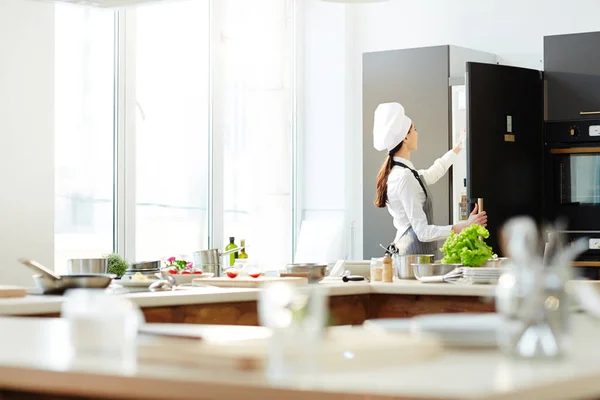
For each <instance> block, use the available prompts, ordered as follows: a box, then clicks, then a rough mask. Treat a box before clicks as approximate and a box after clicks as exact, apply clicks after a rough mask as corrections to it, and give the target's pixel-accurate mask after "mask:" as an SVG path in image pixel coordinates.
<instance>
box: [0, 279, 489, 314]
mask: <svg viewBox="0 0 600 400" xmlns="http://www.w3.org/2000/svg"><path fill="white" fill-rule="evenodd" d="M321 284H322V285H324V286H326V287H327V288H328V289H329V295H330V296H344V295H357V294H369V293H375V294H398V295H439V296H474V297H486V296H493V293H494V290H495V286H494V285H456V284H450V283H426V284H425V283H421V282H419V281H417V280H396V281H394V282H393V283H382V282H373V283H368V282H347V283H344V282H339V281H333V282H332V281H327V282H322V283H321ZM260 290H261V289H241V288H214V287H206V288H201V287H197V288H190V289H186V290H177V291H173V292H139V293H128V294H123V296H126V297H127V298H129V299H131V300H132V301H133V302H134V303H136V304H137V305H139V306H140V307H142V308H146V307H164V306H176V305H188V304H215V303H231V302H243V301H256V300H258V296H259V293H260ZM62 303H63V297H62V296H42V295H29V296H26V297H24V298H10V299H0V315H41V314H52V313H59V312H60V309H61V306H62Z"/></svg>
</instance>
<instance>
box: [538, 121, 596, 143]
mask: <svg viewBox="0 0 600 400" xmlns="http://www.w3.org/2000/svg"><path fill="white" fill-rule="evenodd" d="M544 137H545V142H546V143H550V144H552V143H556V144H558V143H600V120H577V121H548V122H546V123H545V129H544Z"/></svg>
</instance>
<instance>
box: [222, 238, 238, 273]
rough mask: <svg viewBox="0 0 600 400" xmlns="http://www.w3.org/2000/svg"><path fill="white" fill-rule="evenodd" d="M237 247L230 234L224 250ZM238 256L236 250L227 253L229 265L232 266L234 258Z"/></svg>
mask: <svg viewBox="0 0 600 400" xmlns="http://www.w3.org/2000/svg"><path fill="white" fill-rule="evenodd" d="M232 249H237V245H236V244H235V237H233V236H231V237H230V238H229V244H228V245H227V246H226V247H225V251H228V250H232ZM236 258H238V252H237V251H236V252H235V253H231V254H229V266H230V267H232V266H233V264H235V259H236Z"/></svg>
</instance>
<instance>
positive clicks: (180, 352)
mask: <svg viewBox="0 0 600 400" xmlns="http://www.w3.org/2000/svg"><path fill="white" fill-rule="evenodd" d="M203 339H205V340H190V339H181V338H175V337H160V338H156V337H151V338H149V340H146V341H140V342H139V343H138V347H137V356H138V359H139V361H141V362H142V363H144V362H151V363H158V364H161V365H163V364H171V365H173V364H175V365H185V366H187V367H211V368H216V369H218V368H224V369H229V370H246V371H248V370H250V371H252V370H263V369H264V368H265V366H266V364H267V362H268V357H269V349H270V346H269V340H270V339H262V338H261V339H255V338H250V339H247V340H244V338H242V337H240V340H227V341H223V340H220V339H219V340H214V339H213V340H211V338H210V337H204V338H203ZM309 350H310V351H309ZM280 351H281V352H282V355H283V354H285V356H284V357H285V358H286V360H287V361H288V362H292V363H300V362H302V363H306V362H310V363H312V364H314V367H315V368H318V369H319V370H320V371H321V372H325V371H334V372H336V373H339V372H343V371H344V370H346V371H357V370H368V369H370V368H372V367H374V366H382V365H384V366H385V365H387V366H389V365H398V364H407V363H413V362H418V361H422V360H427V359H432V358H435V357H439V356H440V355H442V354H443V349H442V345H441V342H440V341H439V340H438V339H437V338H435V337H432V336H431V337H430V336H426V335H419V334H392V333H387V332H384V331H379V330H363V329H362V328H348V327H341V328H330V329H327V330H326V331H325V333H324V336H323V339H322V340H321V341H315V342H313V343H312V344H311V346H310V349H306V348H302V347H301V346H283V347H281V348H280ZM307 351H308V357H307ZM349 351H350V352H351V353H352V362H349V361H348V359H347V358H346V357H344V354H346V353H348V352H349ZM298 365H300V364H297V366H298Z"/></svg>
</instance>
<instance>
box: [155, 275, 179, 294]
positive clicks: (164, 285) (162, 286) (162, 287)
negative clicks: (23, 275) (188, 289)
mask: <svg viewBox="0 0 600 400" xmlns="http://www.w3.org/2000/svg"><path fill="white" fill-rule="evenodd" d="M176 288H177V283H176V282H175V278H173V277H172V276H171V275H167V276H165V278H164V279H159V280H157V281H155V282H152V283H151V284H150V286H149V287H148V290H150V291H151V292H159V291H171V290H175V289H176Z"/></svg>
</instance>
